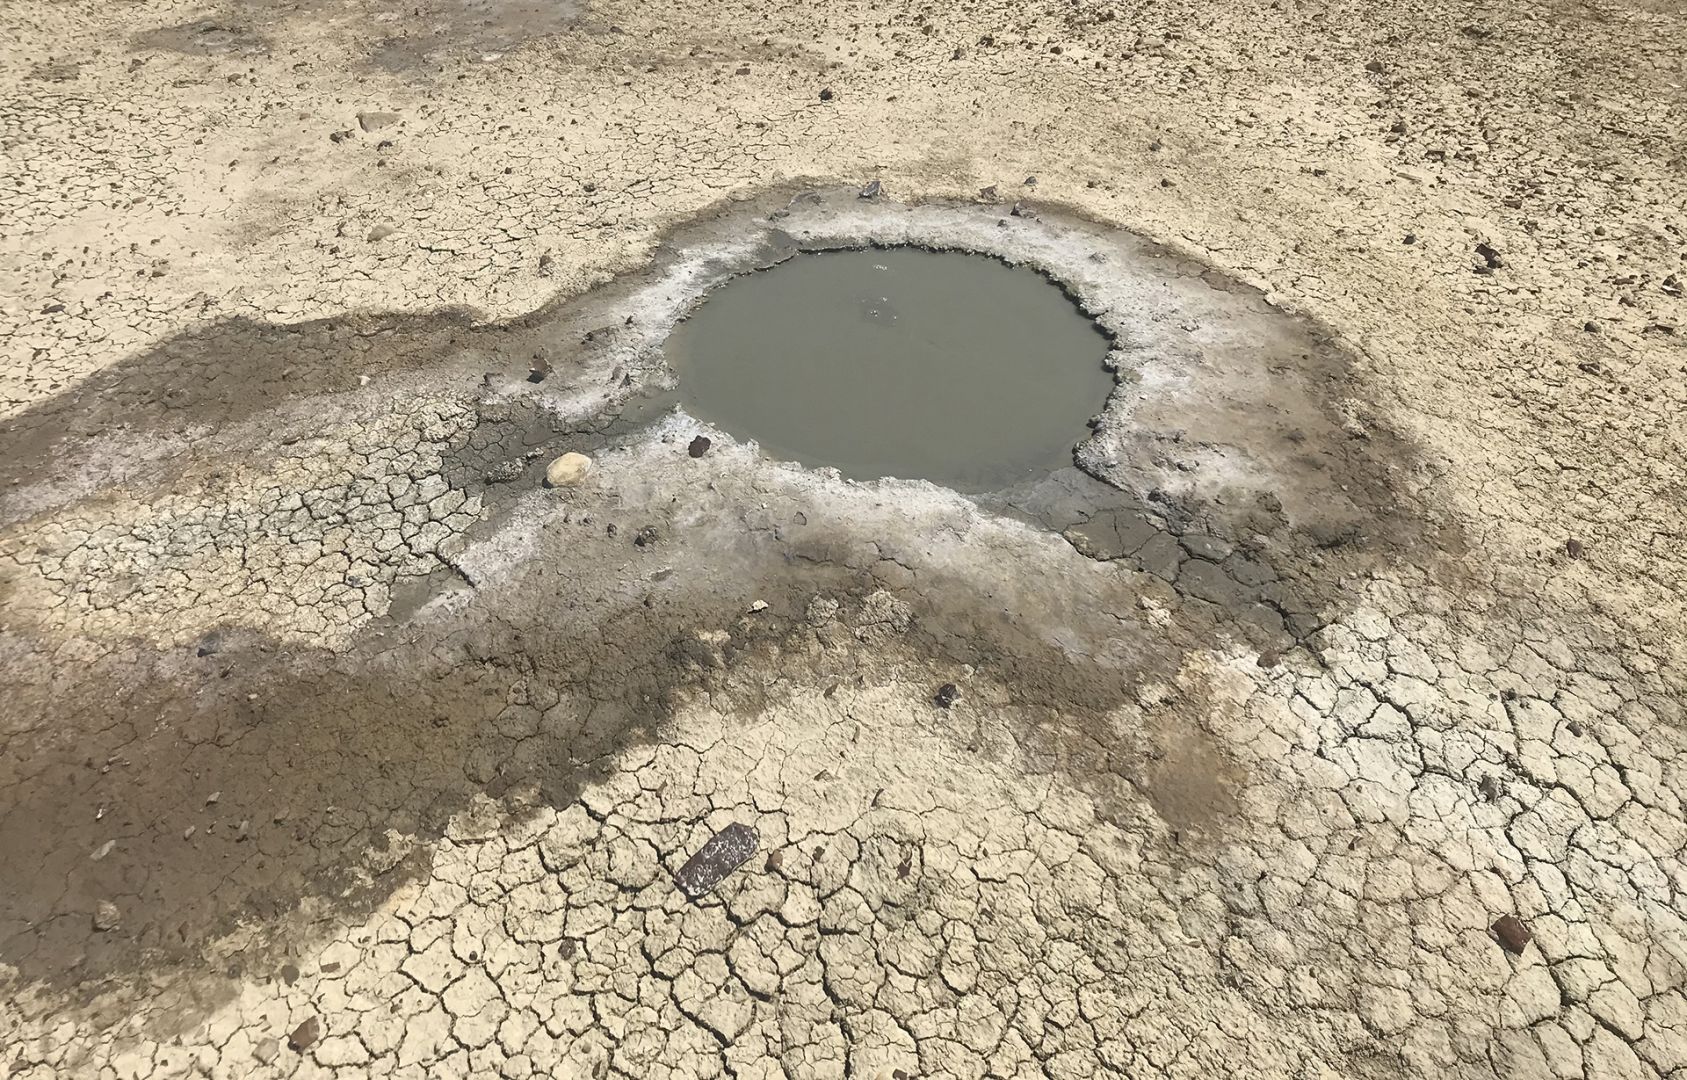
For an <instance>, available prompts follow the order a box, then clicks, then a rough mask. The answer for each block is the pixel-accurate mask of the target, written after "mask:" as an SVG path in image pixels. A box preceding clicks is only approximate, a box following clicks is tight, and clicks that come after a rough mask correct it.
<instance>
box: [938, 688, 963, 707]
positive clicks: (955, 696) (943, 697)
mask: <svg viewBox="0 0 1687 1080" xmlns="http://www.w3.org/2000/svg"><path fill="white" fill-rule="evenodd" d="M960 697H961V688H960V687H958V686H956V685H955V684H954V683H952V682H946V683H944V684H943V685H942V686H939V687H938V688H937V697H936V698H935V699H934V700H935V701H936V702H937V707H938V708H940V709H947V708H949V707H950V706H951V705H953V704H955V702H957V701H959V700H960Z"/></svg>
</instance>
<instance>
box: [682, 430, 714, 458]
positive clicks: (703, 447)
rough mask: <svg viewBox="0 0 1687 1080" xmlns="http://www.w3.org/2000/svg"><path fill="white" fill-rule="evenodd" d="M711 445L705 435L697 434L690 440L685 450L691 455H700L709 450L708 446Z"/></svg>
mask: <svg viewBox="0 0 1687 1080" xmlns="http://www.w3.org/2000/svg"><path fill="white" fill-rule="evenodd" d="M713 445H714V443H712V442H710V441H709V437H708V436H707V435H699V436H697V437H696V438H695V439H692V440H691V445H690V446H688V447H686V448H685V452H686V453H688V454H690V455H691V456H692V457H702V456H703V455H704V454H707V453H708V452H709V447H711V446H713Z"/></svg>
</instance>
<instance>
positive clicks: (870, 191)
mask: <svg viewBox="0 0 1687 1080" xmlns="http://www.w3.org/2000/svg"><path fill="white" fill-rule="evenodd" d="M883 190H884V187H883V185H881V184H880V183H879V182H878V181H877V180H874V181H871V182H870V183H868V185H867V186H866V187H864V188H862V189H861V194H860V196H859V197H860V198H863V199H871V198H875V197H877V196H878V194H879V192H881V191H883Z"/></svg>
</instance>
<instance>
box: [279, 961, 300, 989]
mask: <svg viewBox="0 0 1687 1080" xmlns="http://www.w3.org/2000/svg"><path fill="white" fill-rule="evenodd" d="M281 981H282V982H284V983H286V984H287V985H288V986H292V985H293V984H294V983H296V982H298V981H299V969H298V966H297V965H295V964H282V965H281Z"/></svg>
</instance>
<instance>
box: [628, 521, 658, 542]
mask: <svg viewBox="0 0 1687 1080" xmlns="http://www.w3.org/2000/svg"><path fill="white" fill-rule="evenodd" d="M659 538H660V534H659V533H657V531H656V526H654V525H646V526H645V527H644V528H642V529H640V530H639V531H638V532H637V533H634V534H633V546H634V547H650V546H651V545H652V544H654V543H656V541H657V540H658V539H659Z"/></svg>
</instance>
